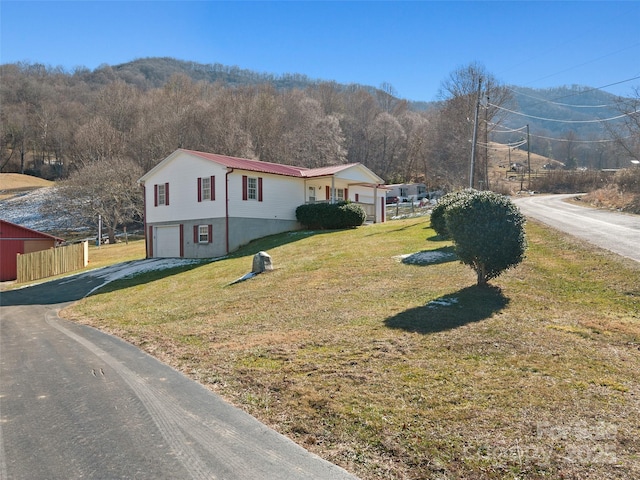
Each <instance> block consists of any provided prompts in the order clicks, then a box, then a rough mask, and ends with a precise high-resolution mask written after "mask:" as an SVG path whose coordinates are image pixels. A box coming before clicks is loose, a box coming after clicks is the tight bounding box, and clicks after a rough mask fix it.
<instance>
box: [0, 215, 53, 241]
mask: <svg viewBox="0 0 640 480" xmlns="http://www.w3.org/2000/svg"><path fill="white" fill-rule="evenodd" d="M25 238H46V239H53V240H55V241H56V242H64V239H63V238H59V237H54V236H53V235H49V234H48V233H44V232H39V231H37V230H32V229H31V228H27V227H23V226H22V225H17V224H15V223H11V222H8V221H7V220H2V219H0V240H14V239H25Z"/></svg>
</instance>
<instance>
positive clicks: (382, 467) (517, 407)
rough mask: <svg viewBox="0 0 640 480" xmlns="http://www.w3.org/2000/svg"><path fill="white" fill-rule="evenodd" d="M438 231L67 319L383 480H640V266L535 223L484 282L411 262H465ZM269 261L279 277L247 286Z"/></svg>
mask: <svg viewBox="0 0 640 480" xmlns="http://www.w3.org/2000/svg"><path fill="white" fill-rule="evenodd" d="M434 235H435V233H434V232H433V230H431V229H430V227H429V221H428V218H418V219H415V218H414V219H408V220H398V221H391V222H387V223H385V224H379V225H371V226H364V227H360V228H358V229H354V230H343V231H332V232H295V233H290V234H283V235H278V236H274V237H269V238H266V239H263V240H261V241H258V242H254V243H252V244H250V245H248V246H247V247H245V248H243V249H242V250H241V251H240V252H238V253H237V254H235V255H233V256H230V257H228V258H225V259H221V260H218V261H216V262H212V263H208V264H205V265H202V266H200V267H197V268H194V269H191V270H189V271H186V272H182V273H180V274H177V275H171V274H170V272H168V271H167V272H163V273H157V272H156V273H153V274H148V276H147V277H141V278H137V279H133V280H125V281H120V282H117V283H114V284H112V285H109V286H107V288H105V289H104V290H102V292H98V293H97V294H95V295H93V296H92V297H89V298H87V299H85V300H82V301H81V302H78V303H77V304H75V305H74V306H72V307H70V308H67V309H66V310H65V311H64V312H63V314H62V315H63V316H65V317H67V318H72V319H75V320H76V321H79V322H84V323H88V324H91V325H93V326H96V327H98V328H101V329H103V330H106V331H109V332H112V333H115V334H116V335H118V336H120V337H122V338H125V339H127V340H128V341H130V342H132V343H134V344H135V345H138V346H139V347H140V348H142V349H144V350H146V351H147V352H149V353H151V354H152V355H155V356H156V357H158V358H160V359H161V360H163V361H165V362H166V363H169V364H171V365H173V366H174V367H176V368H178V369H179V370H181V371H183V372H184V373H186V374H187V375H189V376H191V377H192V378H194V379H196V380H197V381H199V382H201V383H202V384H204V385H206V386H207V387H208V388H210V389H212V390H213V391H215V392H217V393H219V394H220V395H222V396H223V397H225V398H226V399H228V400H229V401H230V402H232V403H234V404H235V405H237V406H239V407H241V408H243V409H244V410H246V411H248V412H249V413H251V414H252V415H254V416H256V417H257V418H258V419H260V420H261V421H263V422H264V423H266V424H268V425H270V426H272V427H273V428H275V429H277V430H278V431H280V432H282V433H283V434H285V435H287V436H289V437H290V438H292V439H293V440H294V441H296V442H298V443H299V444H301V445H303V446H304V447H305V448H307V449H309V450H311V451H313V452H315V453H317V454H319V455H321V456H322V457H324V458H326V459H328V460H330V461H332V462H334V463H336V464H338V465H341V466H343V467H344V468H346V469H347V470H349V471H351V472H352V473H354V474H356V475H358V476H359V477H361V478H363V479H427V478H429V479H430V478H434V479H436V478H460V479H481V478H482V479H484V478H487V479H489V478H598V479H601V478H621V479H622V478H640V456H639V452H640V387H639V385H640V266H638V264H637V263H634V262H631V261H627V260H624V259H621V258H619V257H616V256H614V255H610V254H608V253H605V252H602V251H600V250H594V249H592V248H590V247H588V246H586V245H585V244H583V243H581V242H579V241H575V240H573V239H571V238H568V237H566V236H563V235H561V234H558V233H556V232H553V231H550V230H548V229H546V228H544V227H542V226H540V225H539V224H536V223H533V222H529V223H528V225H527V235H528V240H529V245H530V248H529V250H528V252H527V258H526V259H525V261H524V262H523V263H522V264H521V265H520V266H519V267H517V268H515V269H513V270H510V271H508V272H506V273H505V274H503V275H502V276H501V277H499V278H498V279H496V280H494V281H493V282H492V284H493V288H488V289H481V288H478V287H475V286H474V283H475V273H474V272H473V271H472V270H471V269H470V268H468V267H466V266H464V265H461V264H459V263H458V262H457V261H456V260H455V259H454V258H451V257H447V256H442V255H440V256H438V257H437V258H439V260H438V261H436V262H434V263H432V264H427V265H416V264H408V263H403V262H402V261H400V260H399V258H398V256H400V255H407V254H412V253H416V252H421V251H437V252H440V253H446V254H449V253H450V252H451V249H450V243H447V242H443V241H438V240H437V238H436V237H434ZM260 250H265V251H267V252H268V253H269V254H270V255H271V256H272V259H273V263H274V266H275V270H274V271H273V272H269V273H265V274H262V275H259V276H257V277H255V278H253V279H251V280H248V281H245V282H242V283H238V284H235V285H230V283H231V282H232V281H233V280H235V279H237V278H239V277H241V276H242V275H244V274H245V273H247V272H248V271H250V269H251V259H252V256H253V254H255V253H256V252H258V251H260ZM426 257H427V258H428V257H429V256H428V255H427V256H426ZM141 279H144V280H145V281H141Z"/></svg>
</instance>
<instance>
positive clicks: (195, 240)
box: [193, 225, 199, 243]
mask: <svg viewBox="0 0 640 480" xmlns="http://www.w3.org/2000/svg"><path fill="white" fill-rule="evenodd" d="M198 240H199V238H198V225H194V226H193V243H198Z"/></svg>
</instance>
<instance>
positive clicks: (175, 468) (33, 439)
mask: <svg viewBox="0 0 640 480" xmlns="http://www.w3.org/2000/svg"><path fill="white" fill-rule="evenodd" d="M98 282H101V280H96V279H92V278H91V277H86V276H82V275H80V276H77V277H72V278H70V279H69V278H67V279H64V280H59V281H55V282H49V283H46V284H41V285H39V286H34V287H30V288H25V289H22V290H16V291H10V292H2V293H1V294H0V305H1V306H0V479H7V480H9V479H11V480H14V479H15V480H22V479H24V480H38V479H49V480H55V479H64V480H70V479H79V478H82V479H109V480H111V479H153V480H156V479H172V480H183V479H196V480H200V479H243V480H253V479H257V480H268V479H277V480H284V479H331V480H333V479H354V478H355V477H353V476H351V475H349V474H348V473H347V472H346V471H344V470H343V469H341V468H339V467H336V466H335V465H333V464H331V463H329V462H326V461H324V460H322V459H320V458H319V457H317V456H315V455H312V454H310V453H309V452H307V451H306V450H304V449H303V448H301V447H299V446H298V445H296V444H295V443H293V442H291V441H290V440H288V439H287V438H286V437H284V436H282V435H279V434H278V433H276V432H275V431H273V430H271V429H269V428H267V427H266V426H264V425H263V424H261V423H259V422H258V421H257V420H255V419H254V418H253V417H251V416H249V415H247V414H246V413H244V412H242V411H241V410H238V409H236V408H234V407H232V406H230V405H229V404H227V403H225V402H224V401H222V400H221V399H220V397H218V396H217V395H215V394H213V393H212V392H210V391H208V390H206V389H205V388H204V387H202V386H201V385H199V384H198V383H196V382H193V381H191V380H189V379H188V378H186V377H185V376H183V375H182V374H180V373H179V372H177V371H175V370H173V369H171V368H169V367H167V366H166V365H164V364H162V363H160V362H159V361H157V360H155V359H153V358H152V357H150V356H149V355H147V354H145V353H143V352H141V351H140V350H139V349H137V348H135V347H133V346H131V345H129V344H127V343H125V342H123V341H120V340H119V339H117V338H115V337H112V336H110V335H106V334H104V333H101V332H99V331H98V330H95V329H93V328H90V327H87V326H83V325H78V324H75V323H72V322H68V321H65V320H62V319H60V318H58V315H57V312H58V310H59V309H60V308H61V307H62V306H64V305H67V304H68V303H69V302H71V301H73V300H77V299H79V298H81V297H82V296H83V295H84V294H86V292H88V291H90V290H91V289H92V288H94V287H95V286H96V285H97V284H98Z"/></svg>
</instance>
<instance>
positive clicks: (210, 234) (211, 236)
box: [209, 224, 213, 243]
mask: <svg viewBox="0 0 640 480" xmlns="http://www.w3.org/2000/svg"><path fill="white" fill-rule="evenodd" d="M209 243H213V225H211V224H209Z"/></svg>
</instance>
